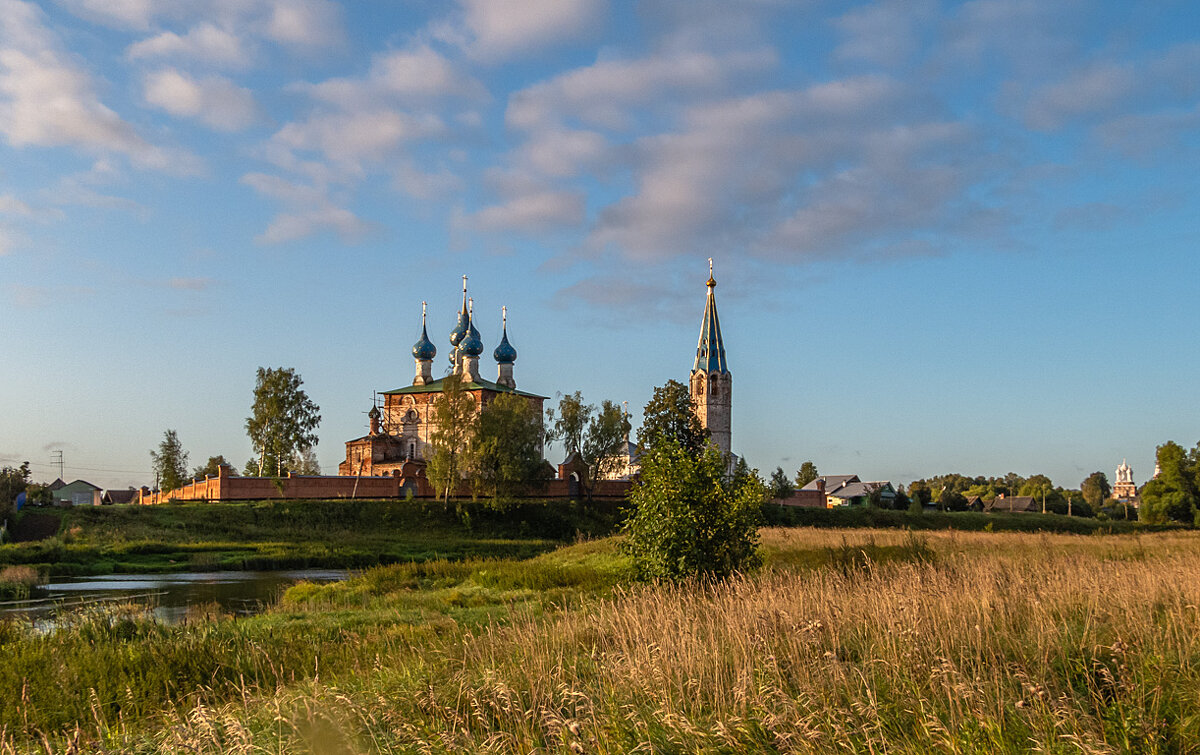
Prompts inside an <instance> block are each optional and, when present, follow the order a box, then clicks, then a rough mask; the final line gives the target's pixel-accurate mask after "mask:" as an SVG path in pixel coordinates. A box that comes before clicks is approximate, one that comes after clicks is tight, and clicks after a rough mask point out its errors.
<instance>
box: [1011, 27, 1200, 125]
mask: <svg viewBox="0 0 1200 755" xmlns="http://www.w3.org/2000/svg"><path fill="white" fill-rule="evenodd" d="M1197 68H1200V44H1198V43H1187V44H1180V45H1175V46H1173V47H1170V48H1167V49H1166V50H1163V51H1162V52H1161V53H1160V54H1159V55H1157V56H1156V57H1153V58H1149V59H1130V60H1112V59H1105V58H1101V59H1098V60H1095V61H1092V62H1090V63H1087V64H1085V65H1081V66H1076V67H1073V68H1070V69H1067V70H1066V72H1065V73H1064V74H1063V75H1061V76H1058V77H1056V78H1052V79H1051V80H1050V81H1048V82H1045V81H1044V79H1045V78H1046V77H1045V76H1043V77H1040V78H1039V79H1038V80H1037V82H1036V84H1034V85H1033V87H1032V93H1031V94H1028V95H1026V94H1025V93H1024V92H1025V90H1024V89H1023V88H1021V87H1020V86H1017V85H1013V86H1010V92H1009V95H1008V100H1009V102H1008V104H1009V107H1010V108H1013V109H1017V110H1018V111H1019V112H1021V114H1022V116H1023V117H1024V119H1025V122H1026V123H1027V124H1028V125H1029V126H1030V127H1032V128H1036V129H1041V130H1053V129H1057V128H1062V127H1063V126H1065V125H1067V124H1069V123H1071V122H1074V121H1077V120H1081V119H1084V120H1086V119H1089V118H1094V117H1106V116H1115V117H1136V116H1140V115H1148V113H1147V112H1146V111H1147V110H1151V109H1153V108H1158V107H1162V106H1164V105H1171V106H1175V105H1181V104H1182V105H1191V104H1194V103H1195V101H1196V96H1197V94H1200V81H1198V80H1197V77H1196V75H1195V72H1196V69H1197ZM1138 111H1141V112H1138Z"/></svg>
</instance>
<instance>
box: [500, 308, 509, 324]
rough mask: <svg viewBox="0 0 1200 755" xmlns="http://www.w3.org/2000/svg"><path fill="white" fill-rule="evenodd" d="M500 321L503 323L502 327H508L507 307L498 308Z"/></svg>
mask: <svg viewBox="0 0 1200 755" xmlns="http://www.w3.org/2000/svg"><path fill="white" fill-rule="evenodd" d="M500 319H501V320H503V321H504V327H505V328H507V327H508V307H501V308H500Z"/></svg>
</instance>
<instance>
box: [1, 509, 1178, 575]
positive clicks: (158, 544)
mask: <svg viewBox="0 0 1200 755" xmlns="http://www.w3.org/2000/svg"><path fill="white" fill-rule="evenodd" d="M37 513H38V514H39V515H41V516H47V517H58V518H61V525H60V527H59V528H58V534H57V536H55V537H51V538H48V539H45V540H39V541H35V542H26V543H16V544H11V545H3V546H0V567H3V566H5V565H17V564H26V565H30V566H33V567H35V568H37V569H39V570H41V571H42V572H47V573H50V574H54V575H84V574H106V573H112V572H126V573H137V572H170V571H196V570H199V571H204V570H217V569H285V568H302V567H343V568H345V567H350V568H363V567H367V566H373V565H377V564H388V563H400V562H407V561H424V560H429V559H435V558H448V559H460V558H468V557H486V556H499V557H508V558H517V557H529V556H532V555H535V554H537V553H541V552H544V551H546V550H548V549H550V548H552V547H555V546H557V545H559V544H561V543H563V542H567V541H570V540H572V539H574V537H575V536H576V534H577V533H583V534H585V535H592V536H595V535H604V534H608V533H610V532H612V531H613V530H614V526H615V523H616V521H617V519H618V517H619V506H617V505H614V504H604V505H593V506H591V507H583V506H580V505H577V504H571V503H565V502H561V501H552V502H530V503H522V504H519V505H517V506H514V507H512V508H510V509H508V510H507V511H505V512H503V513H499V512H496V511H494V510H492V509H491V508H489V507H488V506H487V505H485V504H473V503H462V504H452V505H450V506H448V507H447V506H443V505H441V504H438V503H430V502H405V501H346V500H336V501H260V502H246V503H222V504H205V503H186V504H172V505H166V506H146V507H143V506H114V507H107V506H106V507H102V508H78V509H43V510H40V511H39V512H37ZM764 513H765V517H766V521H767V523H768V524H771V525H784V526H809V527H832V528H846V527H900V528H909V529H916V530H927V529H959V530H984V529H988V528H991V529H994V530H997V531H1010V530H1012V531H1049V532H1077V533H1092V532H1135V531H1136V532H1144V531H1151V530H1152V529H1154V528H1147V527H1145V526H1143V525H1141V524H1139V523H1137V522H1100V521H1097V520H1095V519H1081V518H1079V517H1065V516H1056V515H1045V516H1043V515H1040V514H1039V515H1029V514H1026V515H1013V514H1008V515H1005V514H999V515H992V514H980V513H973V512H962V513H925V514H916V515H914V514H910V513H908V512H906V511H884V510H879V509H870V508H865V507H859V508H853V509H832V510H825V509H793V508H783V507H777V506H771V507H767V508H766V509H765V511H764Z"/></svg>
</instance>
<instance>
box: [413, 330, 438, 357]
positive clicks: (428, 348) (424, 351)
mask: <svg viewBox="0 0 1200 755" xmlns="http://www.w3.org/2000/svg"><path fill="white" fill-rule="evenodd" d="M436 356H437V347H436V346H434V345H433V341H430V340H429V334H428V333H426V332H425V326H423V325H422V326H421V340H420V341H417V342H416V343H414V344H413V358H414V359H419V360H421V361H425V360H428V359H433V358H434V357H436Z"/></svg>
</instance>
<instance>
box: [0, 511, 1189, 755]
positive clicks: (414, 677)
mask: <svg viewBox="0 0 1200 755" xmlns="http://www.w3.org/2000/svg"><path fill="white" fill-rule="evenodd" d="M763 542H764V544H765V545H766V546H767V547H768V548H769V549H770V550H771V551H772V552H774V553H775V554H777V556H779V557H778V558H777V559H776V561H775V564H776V565H775V566H773V567H770V568H768V569H767V570H766V571H765V572H764V573H763V574H761V575H758V576H753V577H746V578H740V579H734V580H731V581H729V582H726V583H723V584H718V585H708V586H705V585H695V584H693V585H684V586H678V587H669V586H647V587H636V588H629V589H626V590H623V591H620V592H618V594H616V595H615V596H614V597H611V598H607V599H603V600H595V601H592V602H588V603H585V604H584V605H583V606H582V607H580V608H576V609H571V610H566V611H562V612H559V613H556V614H551V615H549V616H533V615H529V616H524V617H522V616H520V612H519V611H518V612H517V616H516V617H515V618H513V619H512V620H511V621H509V622H507V623H503V624H493V625H490V626H488V627H486V628H485V629H483V630H482V631H479V632H477V633H475V634H472V633H469V632H466V631H463V632H449V633H446V634H445V635H444V636H443V637H442V638H441V639H439V640H432V641H429V640H426V641H423V642H421V643H417V644H414V645H412V646H410V647H407V648H404V649H400V650H397V651H395V652H394V653H393V654H391V655H388V656H386V657H379V658H377V659H376V661H375V664H374V666H373V668H371V669H370V670H369V671H366V672H363V673H359V674H356V675H355V676H354V677H342V678H336V679H326V680H323V681H313V682H306V683H301V684H297V685H293V686H289V687H286V688H281V689H279V690H277V691H276V692H275V693H273V694H267V695H258V696H255V695H252V694H249V693H248V694H247V696H246V697H245V698H244V699H242V700H238V701H235V702H232V703H225V704H222V705H216V706H204V705H200V706H197V707H195V708H192V709H191V710H190V711H189V712H187V713H179V714H173V715H172V716H171V717H170V718H169V719H168V720H167V721H164V722H163V725H162V726H161V727H160V728H159V729H158V730H157V732H155V733H148V734H147V735H145V736H139V737H130V736H129V735H122V736H116V735H113V736H112V737H111V738H110V739H109V741H108V746H109V748H110V749H111V750H117V749H129V750H138V751H145V752H151V751H160V752H184V751H187V752H201V753H210V752H211V753H216V752H243V753H252V752H253V753H258V752H271V753H367V752H371V753H383V752H387V753H391V752H458V751H477V752H503V753H526V752H564V753H565V752H598V753H623V752H631V751H641V752H742V751H771V752H796V753H826V752H855V753H884V752H886V753H927V752H946V753H993V752H1012V753H1017V752H1047V753H1060V752H1061V753H1067V752H1082V753H1120V752H1137V753H1142V752H1145V753H1187V752H1196V751H1200V615H1198V610H1200V609H1198V608H1197V606H1200V536H1197V535H1196V534H1192V533H1182V532H1179V533H1162V534H1153V535H1143V536H1136V537H1131V536H1116V537H1080V536H1056V535H1038V534H1034V535H1026V534H991V533H961V532H959V533H954V532H931V533H927V534H923V535H922V536H921V539H920V540H915V541H914V540H913V538H912V536H911V535H909V534H907V533H903V532H883V531H839V532H831V531H823V530H768V531H765V532H764V537H763ZM822 549H824V550H822ZM889 549H890V550H889ZM796 552H820V553H821V554H822V555H823V556H824V557H825V558H826V560H827V565H825V566H820V567H818V568H815V569H807V568H806V569H797V568H792V567H790V566H788V564H789V563H793V562H795V561H796V559H792V560H791V561H789V560H788V559H787V558H784V556H786V555H787V554H789V553H792V554H794V553H796ZM855 553H862V554H865V555H864V557H862V558H859V557H849V556H853V554H855ZM847 554H849V556H848V555H847ZM870 554H888V560H887V561H886V562H879V561H873V560H872V559H871V558H870V557H869V556H870ZM905 554H908V555H909V556H911V558H907V559H906V557H905ZM0 739H2V737H0ZM0 751H6V752H15V751H16V750H15V749H14V747H13V746H12V745H11V744H10V745H9V746H8V748H7V749H4V748H0ZM61 751H65V750H61Z"/></svg>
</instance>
